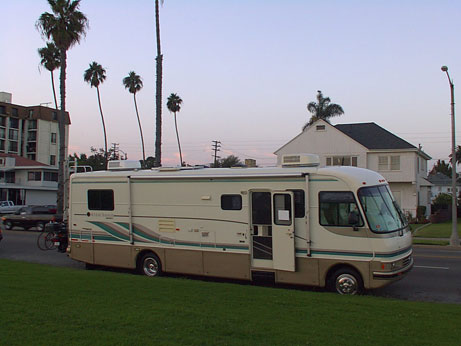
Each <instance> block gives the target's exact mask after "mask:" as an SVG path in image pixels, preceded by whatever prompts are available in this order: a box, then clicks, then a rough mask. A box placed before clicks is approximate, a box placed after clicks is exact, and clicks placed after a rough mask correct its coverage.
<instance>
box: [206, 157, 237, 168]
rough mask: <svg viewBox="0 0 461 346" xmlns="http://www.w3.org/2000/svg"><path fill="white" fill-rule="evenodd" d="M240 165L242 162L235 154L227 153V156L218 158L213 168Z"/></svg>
mask: <svg viewBox="0 0 461 346" xmlns="http://www.w3.org/2000/svg"><path fill="white" fill-rule="evenodd" d="M239 166H242V162H241V161H240V159H239V158H238V157H237V156H234V155H229V156H228V157H225V158H223V159H220V160H218V161H217V166H214V165H213V167H215V168H226V167H227V168H230V167H239Z"/></svg>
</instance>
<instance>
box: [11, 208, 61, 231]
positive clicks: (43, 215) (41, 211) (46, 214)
mask: <svg viewBox="0 0 461 346" xmlns="http://www.w3.org/2000/svg"><path fill="white" fill-rule="evenodd" d="M51 220H56V206H54V205H34V206H27V207H22V208H21V209H19V210H18V211H17V212H16V213H14V214H11V215H4V216H3V217H2V221H3V224H4V225H5V229H7V230H9V229H12V228H13V227H15V226H17V227H22V228H24V229H25V230H28V229H29V228H31V227H36V228H37V229H38V230H39V231H43V229H44V228H45V224H46V223H48V222H50V221H51Z"/></svg>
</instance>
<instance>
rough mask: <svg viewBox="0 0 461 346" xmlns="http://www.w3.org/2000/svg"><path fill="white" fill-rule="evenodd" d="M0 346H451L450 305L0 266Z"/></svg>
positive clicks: (459, 311)
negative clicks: (148, 345)
mask: <svg viewBox="0 0 461 346" xmlns="http://www.w3.org/2000/svg"><path fill="white" fill-rule="evenodd" d="M0 292H1V297H2V298H1V309H0V332H1V336H0V345H68V344H70V345H146V344H152V345H168V344H171V345H179V344H181V345H457V344H459V341H460V340H461V330H460V328H459V321H461V308H460V306H459V305H449V304H436V303H422V302H408V301H399V300H392V299H384V298H376V297H372V296H353V297H347V296H339V295H336V294H331V293H323V292H309V291H303V290H294V289H286V288H271V287H259V286H252V285H241V284H234V283H222V282H205V281H200V280H189V279H185V278H171V277H166V278H154V279H152V278H147V277H143V276H137V275H132V274H124V273H113V272H108V271H82V270H74V269H68V268H57V267H51V266H44V265H38V264H27V263H22V262H14V261H8V260H0Z"/></svg>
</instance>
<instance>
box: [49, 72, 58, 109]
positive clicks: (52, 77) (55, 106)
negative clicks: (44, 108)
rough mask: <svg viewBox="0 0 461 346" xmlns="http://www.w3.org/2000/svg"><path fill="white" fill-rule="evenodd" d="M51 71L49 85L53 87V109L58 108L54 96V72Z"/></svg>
mask: <svg viewBox="0 0 461 346" xmlns="http://www.w3.org/2000/svg"><path fill="white" fill-rule="evenodd" d="M50 73H51V87H52V88H53V97H54V109H56V110H57V109H58V100H57V98H56V89H55V87H54V73H53V71H50Z"/></svg>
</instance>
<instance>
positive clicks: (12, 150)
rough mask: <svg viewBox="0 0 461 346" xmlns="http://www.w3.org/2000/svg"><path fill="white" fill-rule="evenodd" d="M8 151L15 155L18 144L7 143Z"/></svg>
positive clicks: (13, 142)
mask: <svg viewBox="0 0 461 346" xmlns="http://www.w3.org/2000/svg"><path fill="white" fill-rule="evenodd" d="M8 151H11V152H14V153H17V152H18V142H15V141H9V146H8Z"/></svg>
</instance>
